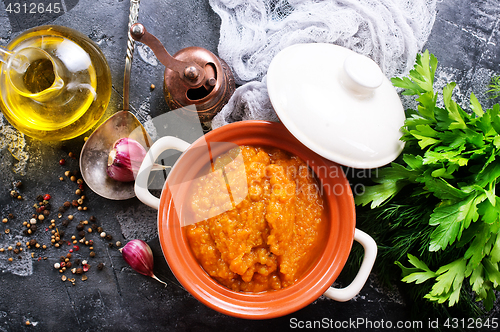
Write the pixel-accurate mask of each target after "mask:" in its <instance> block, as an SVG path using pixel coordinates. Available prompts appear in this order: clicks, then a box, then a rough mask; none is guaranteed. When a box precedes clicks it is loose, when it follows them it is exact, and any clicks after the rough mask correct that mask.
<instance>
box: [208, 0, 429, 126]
mask: <svg viewBox="0 0 500 332" xmlns="http://www.w3.org/2000/svg"><path fill="white" fill-rule="evenodd" d="M436 1H437V0H323V1H322V0H288V1H287V0H210V5H211V6H212V9H213V10H214V11H215V12H216V13H217V14H218V15H219V16H220V18H221V28H220V40H219V45H218V53H219V57H220V58H222V59H223V60H224V61H226V62H227V64H228V65H229V66H230V67H231V69H232V72H233V74H234V78H235V81H236V84H237V85H241V86H239V87H238V88H237V89H236V91H235V93H234V95H233V96H232V97H231V99H230V101H229V102H228V104H227V105H226V106H225V107H224V108H223V109H222V111H221V112H220V113H219V114H217V115H216V116H215V118H214V119H213V120H212V128H217V127H220V126H223V125H225V124H227V123H230V122H235V121H240V120H251V119H258V120H271V121H276V120H277V116H276V114H275V112H274V110H273V108H272V105H271V102H270V101H269V96H268V94H267V88H266V84H265V75H266V73H267V69H268V67H269V64H270V62H271V60H272V59H273V57H274V56H275V55H276V54H277V53H278V52H279V51H281V50H282V49H284V48H285V47H287V46H290V45H293V44H298V43H331V44H336V45H340V46H343V47H346V48H349V49H351V50H353V51H355V52H357V53H360V54H363V55H366V56H368V57H370V58H372V59H373V60H374V61H375V62H376V63H377V64H378V65H379V66H380V68H381V69H382V71H383V72H384V74H385V75H386V76H387V77H389V78H390V77H394V76H402V75H406V74H407V73H408V72H409V70H410V69H411V68H412V67H413V65H414V62H415V58H416V55H417V53H418V52H419V51H421V50H422V47H423V45H424V44H425V42H426V41H427V38H428V36H429V34H430V32H431V29H432V26H433V24H434V20H435V17H436ZM297 75H300V68H297Z"/></svg>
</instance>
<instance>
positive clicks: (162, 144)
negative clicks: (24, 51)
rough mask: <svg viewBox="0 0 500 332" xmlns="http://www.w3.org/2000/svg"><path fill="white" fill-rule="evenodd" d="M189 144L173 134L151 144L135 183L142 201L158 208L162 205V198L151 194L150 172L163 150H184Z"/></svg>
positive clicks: (137, 193) (136, 190)
mask: <svg viewBox="0 0 500 332" xmlns="http://www.w3.org/2000/svg"><path fill="white" fill-rule="evenodd" d="M189 146H190V144H189V143H187V142H185V141H183V140H181V139H179V138H177V137H172V136H165V137H162V138H160V139H159V140H157V141H156V142H155V143H154V144H153V145H152V146H151V148H150V149H149V151H148V154H147V155H146V157H145V158H144V160H143V161H142V164H141V168H139V172H138V173H137V177H136V179H135V184H134V191H135V195H136V196H137V198H139V200H140V201H141V202H143V203H144V204H146V205H148V206H150V207H152V208H153V209H156V210H158V208H159V207H160V199H158V198H157V197H155V196H154V195H153V194H151V192H150V191H149V189H148V179H149V173H151V169H152V168H153V165H154V162H155V161H156V159H158V157H159V156H160V155H161V154H162V152H164V151H166V150H170V149H174V150H178V151H181V152H184V151H186V150H187V148H189Z"/></svg>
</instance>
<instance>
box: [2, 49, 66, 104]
mask: <svg viewBox="0 0 500 332" xmlns="http://www.w3.org/2000/svg"><path fill="white" fill-rule="evenodd" d="M61 70H62V68H61V64H59V62H58V61H57V60H56V59H54V58H53V57H52V56H51V55H50V54H48V53H47V52H45V51H44V50H42V49H39V48H32V47H28V48H24V49H22V50H19V51H18V52H16V53H14V54H11V55H10V56H9V58H8V62H7V73H8V77H9V80H10V83H11V84H12V86H13V87H14V89H15V90H16V92H17V93H19V94H20V95H22V96H24V97H27V98H30V99H33V100H36V101H39V102H44V101H47V100H50V99H53V98H55V97H56V96H57V95H58V94H59V93H60V92H61V91H62V89H63V87H64V81H63V79H62V78H61V76H60V75H59V73H60V71H61Z"/></svg>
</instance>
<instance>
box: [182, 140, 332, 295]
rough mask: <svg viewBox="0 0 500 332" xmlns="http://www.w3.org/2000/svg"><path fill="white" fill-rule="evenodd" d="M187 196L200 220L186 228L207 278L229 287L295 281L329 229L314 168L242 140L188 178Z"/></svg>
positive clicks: (274, 286) (254, 288) (252, 288)
mask: <svg viewBox="0 0 500 332" xmlns="http://www.w3.org/2000/svg"><path fill="white" fill-rule="evenodd" d="M238 158H240V160H241V162H239V163H238V162H236V161H237V160H238ZM221 174H223V176H221ZM228 197H229V199H228ZM189 200H190V201H189V205H188V209H191V210H192V211H190V212H191V215H192V216H193V218H196V220H201V221H198V222H196V223H193V224H191V225H189V226H187V227H186V235H187V238H188V240H189V245H190V247H191V250H192V252H193V254H194V255H195V257H196V259H197V260H198V262H199V263H200V264H201V266H202V267H203V269H204V270H205V271H206V272H207V273H208V274H209V275H210V276H211V277H213V278H214V279H216V280H217V281H218V282H219V283H220V284H222V285H224V286H226V287H228V288H230V289H232V290H234V291H243V292H254V293H255V292H264V291H269V290H278V289H281V288H285V287H288V286H290V285H292V284H293V283H294V282H295V281H297V280H298V278H300V276H301V275H302V274H303V273H304V272H306V271H307V269H308V268H309V267H310V266H311V264H312V263H313V262H314V261H315V258H316V257H317V256H318V252H319V251H320V250H321V248H322V246H321V245H320V243H322V241H324V238H325V236H326V235H325V234H326V233H327V232H326V227H327V222H326V220H325V216H324V207H323V200H322V197H321V194H320V190H319V187H318V184H317V181H316V179H315V178H314V176H313V174H312V172H311V171H310V169H309V168H308V167H307V164H306V163H305V162H304V161H303V160H301V159H300V158H299V157H297V156H294V155H290V154H288V153H286V152H284V151H282V150H279V149H275V148H263V147H252V146H241V147H239V148H235V149H232V150H231V151H229V152H228V153H226V154H224V155H222V156H220V157H219V158H217V159H216V161H215V163H214V166H213V167H212V169H211V171H210V172H208V174H207V175H205V176H201V177H200V178H198V179H196V180H195V181H194V182H193V184H192V187H191V192H190V196H189Z"/></svg>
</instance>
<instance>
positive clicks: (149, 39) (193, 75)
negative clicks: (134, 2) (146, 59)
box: [130, 23, 205, 87]
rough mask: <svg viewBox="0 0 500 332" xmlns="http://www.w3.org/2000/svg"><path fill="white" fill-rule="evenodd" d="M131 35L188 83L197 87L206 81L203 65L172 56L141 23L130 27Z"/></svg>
mask: <svg viewBox="0 0 500 332" xmlns="http://www.w3.org/2000/svg"><path fill="white" fill-rule="evenodd" d="M130 35H131V36H132V38H133V39H134V40H136V41H139V42H141V43H143V44H146V45H147V46H149V48H151V50H153V52H154V54H155V56H156V58H158V60H159V61H160V62H161V63H162V64H163V65H164V66H165V67H166V68H168V69H171V70H173V71H175V72H177V73H178V74H179V77H180V78H181V79H182V80H183V81H185V82H186V83H187V84H188V85H190V86H193V87H197V86H199V85H200V84H201V83H202V82H204V80H205V70H204V69H203V68H202V67H200V66H199V65H198V64H197V63H195V62H184V61H181V60H178V59H176V58H174V57H172V56H171V55H170V54H169V53H168V52H167V50H166V49H165V47H164V46H163V44H162V43H161V42H160V41H159V40H158V38H156V37H155V36H153V35H152V34H150V33H149V32H148V31H147V30H146V28H145V27H144V25H142V24H141V23H135V24H133V25H132V26H131V27H130Z"/></svg>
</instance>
